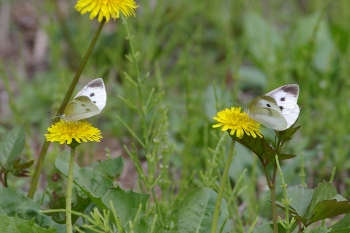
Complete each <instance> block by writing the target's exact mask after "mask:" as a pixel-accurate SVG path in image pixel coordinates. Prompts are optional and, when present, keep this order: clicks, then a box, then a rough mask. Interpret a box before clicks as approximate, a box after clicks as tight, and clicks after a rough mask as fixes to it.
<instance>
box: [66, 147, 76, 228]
mask: <svg viewBox="0 0 350 233" xmlns="http://www.w3.org/2000/svg"><path fill="white" fill-rule="evenodd" d="M74 155H75V147H72V149H71V154H70V161H69V170H68V182H67V193H66V210H67V212H66V232H67V233H72V232H73V228H72V213H71V210H72V189H73V171H74Z"/></svg>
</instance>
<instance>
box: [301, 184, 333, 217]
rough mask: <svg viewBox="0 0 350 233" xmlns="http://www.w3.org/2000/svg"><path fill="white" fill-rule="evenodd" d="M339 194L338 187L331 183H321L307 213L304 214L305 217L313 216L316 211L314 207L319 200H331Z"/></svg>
mask: <svg viewBox="0 0 350 233" xmlns="http://www.w3.org/2000/svg"><path fill="white" fill-rule="evenodd" d="M337 194H338V192H337V189H336V188H335V187H334V186H333V185H332V184H331V183H329V182H323V183H321V184H319V185H318V186H317V188H316V189H315V191H314V194H313V196H312V200H311V202H310V205H309V208H308V210H307V212H306V214H305V215H304V217H306V218H311V217H312V213H313V212H314V211H313V209H314V208H315V206H316V205H317V204H318V203H319V202H321V201H325V200H331V199H333V197H334V196H335V195H337Z"/></svg>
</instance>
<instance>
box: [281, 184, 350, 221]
mask: <svg viewBox="0 0 350 233" xmlns="http://www.w3.org/2000/svg"><path fill="white" fill-rule="evenodd" d="M287 195H288V198H290V199H291V203H290V206H289V210H290V213H291V215H292V216H293V217H294V218H295V219H296V220H297V221H298V222H301V223H303V224H304V226H309V225H310V224H312V223H314V222H317V221H319V220H323V219H326V218H331V217H335V216H338V215H341V214H347V213H350V202H349V201H348V200H346V199H345V198H344V197H342V196H341V195H339V194H337V190H336V189H335V187H334V186H333V185H332V184H331V183H328V182H323V183H321V184H319V185H318V186H317V188H316V189H314V190H313V189H308V188H305V187H295V186H294V187H290V188H288V190H287ZM277 205H278V206H279V207H280V208H282V209H284V208H285V206H284V205H283V204H282V203H280V202H278V203H277Z"/></svg>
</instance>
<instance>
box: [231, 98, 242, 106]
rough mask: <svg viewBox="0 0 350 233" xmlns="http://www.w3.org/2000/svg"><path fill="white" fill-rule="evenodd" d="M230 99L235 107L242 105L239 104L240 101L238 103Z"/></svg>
mask: <svg viewBox="0 0 350 233" xmlns="http://www.w3.org/2000/svg"><path fill="white" fill-rule="evenodd" d="M229 101H230V103H232V104H233V105H234V106H235V107H242V106H241V105H240V104H238V103H236V102H233V101H231V100H229Z"/></svg>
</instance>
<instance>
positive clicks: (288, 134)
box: [276, 126, 301, 142]
mask: <svg viewBox="0 0 350 233" xmlns="http://www.w3.org/2000/svg"><path fill="white" fill-rule="evenodd" d="M300 127H301V126H296V127H290V128H289V129H286V130H284V131H279V132H278V133H277V134H276V135H277V137H278V138H279V139H280V140H281V141H284V142H286V141H289V140H290V139H292V136H293V135H294V134H295V132H297V131H298V129H299V128H300Z"/></svg>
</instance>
